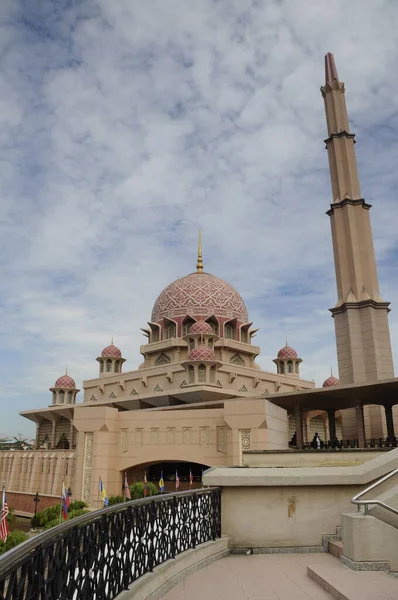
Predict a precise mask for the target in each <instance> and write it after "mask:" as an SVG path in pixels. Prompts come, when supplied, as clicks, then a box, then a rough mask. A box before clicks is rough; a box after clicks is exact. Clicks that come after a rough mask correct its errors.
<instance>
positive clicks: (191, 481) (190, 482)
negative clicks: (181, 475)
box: [189, 471, 193, 489]
mask: <svg viewBox="0 0 398 600" xmlns="http://www.w3.org/2000/svg"><path fill="white" fill-rule="evenodd" d="M192 484H193V475H192V471H189V489H191V487H192Z"/></svg>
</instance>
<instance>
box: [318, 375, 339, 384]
mask: <svg viewBox="0 0 398 600" xmlns="http://www.w3.org/2000/svg"><path fill="white" fill-rule="evenodd" d="M336 385H340V381H339V380H338V379H337V378H336V377H333V375H331V376H330V377H328V378H327V379H325V381H324V382H323V384H322V387H333V386H336Z"/></svg>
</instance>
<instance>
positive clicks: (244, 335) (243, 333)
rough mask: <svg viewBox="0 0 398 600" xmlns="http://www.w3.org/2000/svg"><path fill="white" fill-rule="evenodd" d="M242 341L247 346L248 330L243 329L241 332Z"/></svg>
mask: <svg viewBox="0 0 398 600" xmlns="http://www.w3.org/2000/svg"><path fill="white" fill-rule="evenodd" d="M240 341H241V342H243V343H244V344H247V343H248V342H247V329H241V330H240Z"/></svg>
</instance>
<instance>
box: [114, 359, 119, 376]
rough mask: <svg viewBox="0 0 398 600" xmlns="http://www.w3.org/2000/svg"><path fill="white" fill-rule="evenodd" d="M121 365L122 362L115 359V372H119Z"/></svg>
mask: <svg viewBox="0 0 398 600" xmlns="http://www.w3.org/2000/svg"><path fill="white" fill-rule="evenodd" d="M119 365H120V362H119V361H118V360H115V373H119Z"/></svg>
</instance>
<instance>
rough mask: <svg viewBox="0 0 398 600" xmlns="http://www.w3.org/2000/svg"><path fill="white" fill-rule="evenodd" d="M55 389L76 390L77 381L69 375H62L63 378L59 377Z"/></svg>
mask: <svg viewBox="0 0 398 600" xmlns="http://www.w3.org/2000/svg"><path fill="white" fill-rule="evenodd" d="M54 387H55V388H69V389H71V390H74V389H75V388H76V383H75V380H74V379H72V377H69V375H62V377H58V379H57V381H56V382H55V385H54Z"/></svg>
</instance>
